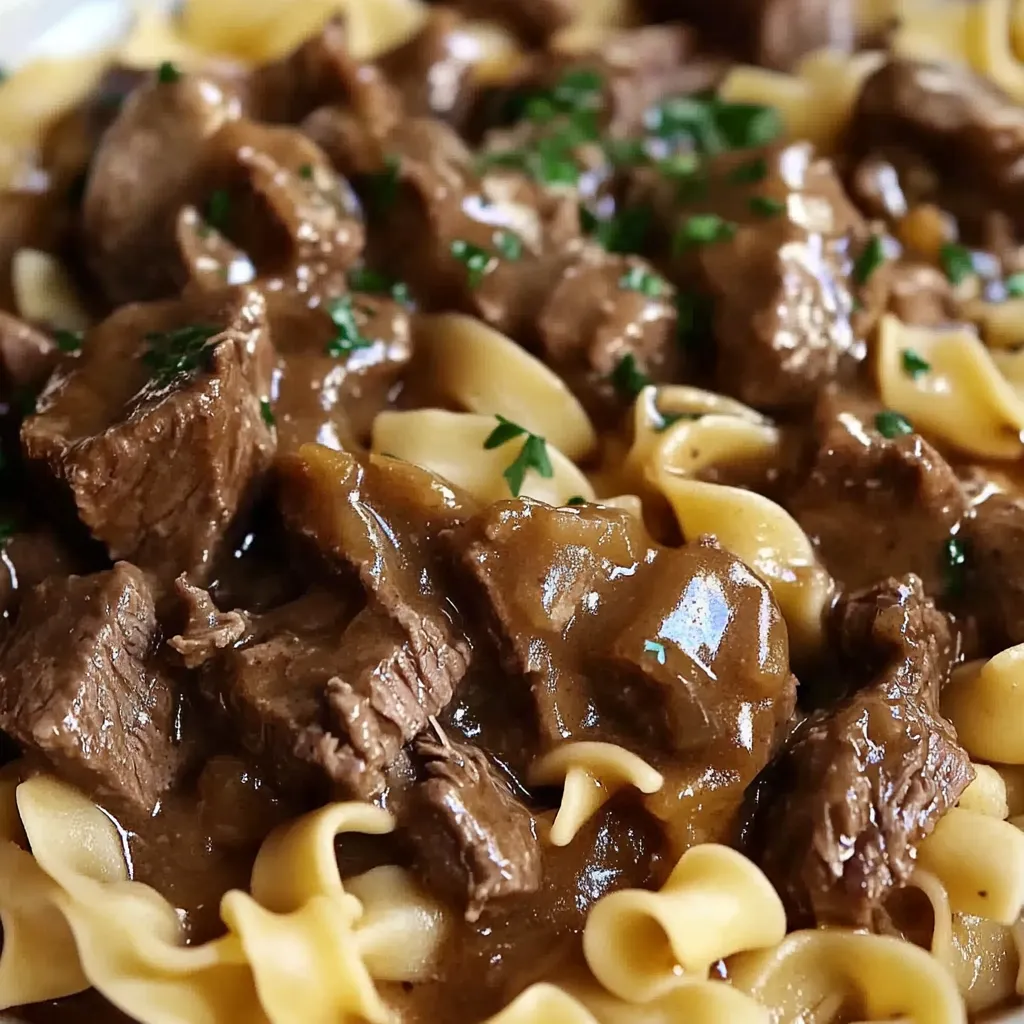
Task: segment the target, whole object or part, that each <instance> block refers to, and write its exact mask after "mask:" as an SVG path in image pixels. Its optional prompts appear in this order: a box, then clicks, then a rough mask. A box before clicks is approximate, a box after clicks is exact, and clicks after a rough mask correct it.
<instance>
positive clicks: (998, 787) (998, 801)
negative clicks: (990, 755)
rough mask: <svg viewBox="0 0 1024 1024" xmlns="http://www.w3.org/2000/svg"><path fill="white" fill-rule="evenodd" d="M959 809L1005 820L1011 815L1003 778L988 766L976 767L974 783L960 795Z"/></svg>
mask: <svg viewBox="0 0 1024 1024" xmlns="http://www.w3.org/2000/svg"><path fill="white" fill-rule="evenodd" d="M957 806H958V807H961V808H963V810H965V811H977V813H978V814H987V815H988V816H989V817H991V818H999V819H1000V820H1003V819H1004V818H1006V817H1007V816H1008V815H1009V813H1010V808H1009V806H1008V805H1007V802H1006V783H1005V782H1004V781H1003V777H1002V776H1001V775H1000V774H999V772H997V771H996V770H995V768H993V767H991V766H990V765H987V764H976V765H975V766H974V781H973V782H972V783H971V784H970V785H969V786H968V787H967V788H966V789H965V790H964V791H963V793H961V794H960V800H959V801H958V803H957Z"/></svg>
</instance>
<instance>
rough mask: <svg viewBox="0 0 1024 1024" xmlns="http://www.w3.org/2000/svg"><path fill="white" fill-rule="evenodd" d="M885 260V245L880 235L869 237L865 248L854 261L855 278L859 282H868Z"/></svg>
mask: <svg viewBox="0 0 1024 1024" xmlns="http://www.w3.org/2000/svg"><path fill="white" fill-rule="evenodd" d="M884 262H885V246H884V245H883V244H882V239H881V237H880V236H879V235H872V236H871V237H870V238H869V239H868V243H867V245H865V246H864V250H863V251H862V252H861V254H860V255H859V256H858V257H857V258H856V259H855V260H854V261H853V279H854V281H856V282H857V284H861V285H863V284H867V283H868V279H869V278H870V277H871V275H872V274H873V273H874V272H875V271H876V270H877V269H878V268H879V267H880V266H881V265H882V264H883V263H884Z"/></svg>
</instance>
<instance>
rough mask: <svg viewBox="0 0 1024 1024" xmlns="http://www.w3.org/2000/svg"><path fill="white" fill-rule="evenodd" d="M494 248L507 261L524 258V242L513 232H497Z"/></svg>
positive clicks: (495, 233)
mask: <svg viewBox="0 0 1024 1024" xmlns="http://www.w3.org/2000/svg"><path fill="white" fill-rule="evenodd" d="M494 247H495V248H496V249H497V250H498V252H500V253H501V255H502V256H504V257H505V259H507V260H521V259H522V258H523V240H522V239H521V238H520V237H519V236H518V235H515V234H513V233H512V232H511V231H495V232H494Z"/></svg>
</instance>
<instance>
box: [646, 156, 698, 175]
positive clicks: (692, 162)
mask: <svg viewBox="0 0 1024 1024" xmlns="http://www.w3.org/2000/svg"><path fill="white" fill-rule="evenodd" d="M657 167H658V173H659V174H661V175H662V176H663V177H666V178H691V177H693V175H695V174H696V173H697V172H698V171H700V170H701V166H700V157H698V156H697V154H696V153H673V154H672V155H671V156H667V157H665V159H664V160H659V161H658V164H657Z"/></svg>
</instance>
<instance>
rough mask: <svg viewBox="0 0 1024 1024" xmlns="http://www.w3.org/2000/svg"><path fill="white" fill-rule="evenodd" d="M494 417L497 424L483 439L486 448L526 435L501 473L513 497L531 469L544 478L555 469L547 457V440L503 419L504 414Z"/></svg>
mask: <svg viewBox="0 0 1024 1024" xmlns="http://www.w3.org/2000/svg"><path fill="white" fill-rule="evenodd" d="M496 418H497V420H498V425H497V426H496V427H495V428H494V430H492V431H491V432H490V434H488V435H487V438H486V440H485V441H484V448H486V449H488V450H490V449H493V448H500V447H501V446H502V445H505V444H508V442H509V441H514V440H515V439H516V438H517V437H522V436H523V435H524V434H525V435H526V440H525V441H524V442H523V447H522V448H521V449H520V451H519V455H518V456H517V457H516V458H515V460H514V461H513V462H512V463H511V464H510V465H509V467H508V469H506V470H505V472H504V473H503V474H502V475H503V476H504V477H505V481H506V482H507V483H508V486H509V490H510V491H511V492H512V494H513V496H514V497H516V498H518V497H519V494H520V492H521V491H522V489H523V481H524V480H525V479H526V474H527V473H528V472H529V471H530V470H531V469H532V470H534V471H535V472H537V473H538V474H540V476H542V477H544V478H545V479H550V478H551V477H553V476H554V475H555V471H554V469H553V467H552V465H551V459H550V458H549V457H548V448H547V442H546V441H545V440H544V438H543V437H538V436H537V435H536V434H531V433H530V432H529V431H528V430H527V429H526V428H525V427H521V426H519V424H518V423H513V422H512V421H511V420H508V419H505V417H504V416H498V417H496Z"/></svg>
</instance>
